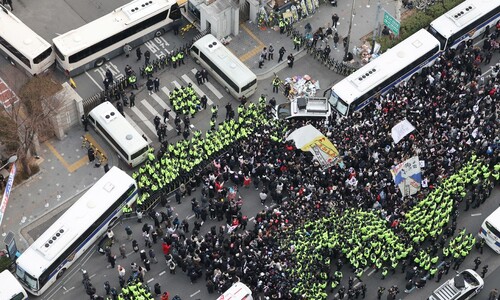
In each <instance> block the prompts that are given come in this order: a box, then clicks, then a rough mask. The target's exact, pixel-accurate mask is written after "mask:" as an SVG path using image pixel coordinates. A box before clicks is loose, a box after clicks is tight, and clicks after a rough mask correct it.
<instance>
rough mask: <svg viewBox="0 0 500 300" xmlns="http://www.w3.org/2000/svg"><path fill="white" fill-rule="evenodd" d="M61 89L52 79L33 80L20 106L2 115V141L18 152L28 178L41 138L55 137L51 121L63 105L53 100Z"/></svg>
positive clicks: (22, 93)
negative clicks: (42, 136) (31, 161)
mask: <svg viewBox="0 0 500 300" xmlns="http://www.w3.org/2000/svg"><path fill="white" fill-rule="evenodd" d="M60 89H61V85H60V84H58V83H57V82H55V81H54V80H53V79H52V78H51V77H50V76H49V75H40V76H36V77H33V78H31V79H30V80H29V81H28V82H27V83H26V84H24V85H23V86H22V87H21V89H20V91H19V94H18V97H19V102H18V103H17V104H15V105H12V106H11V107H10V108H9V109H8V110H5V111H2V112H0V139H1V140H2V142H3V143H4V144H5V145H6V146H7V148H8V149H10V150H13V151H15V152H17V156H18V159H19V161H20V163H21V165H22V168H23V173H24V174H25V176H26V177H30V176H31V175H32V171H31V167H30V160H31V157H33V156H35V155H37V153H36V151H35V146H36V144H37V143H38V137H39V136H40V135H52V134H53V131H54V130H53V127H52V125H51V123H50V119H51V117H52V116H54V114H57V113H58V112H59V110H60V109H61V108H62V103H61V101H60V100H58V99H57V98H56V97H54V95H55V94H56V93H57V92H58V91H59V90H60Z"/></svg>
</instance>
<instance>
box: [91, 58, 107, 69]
mask: <svg viewBox="0 0 500 300" xmlns="http://www.w3.org/2000/svg"><path fill="white" fill-rule="evenodd" d="M104 62H106V59H105V58H104V57H101V58H98V59H97V60H96V61H95V63H94V67H96V68H99V67H100V66H102V65H104Z"/></svg>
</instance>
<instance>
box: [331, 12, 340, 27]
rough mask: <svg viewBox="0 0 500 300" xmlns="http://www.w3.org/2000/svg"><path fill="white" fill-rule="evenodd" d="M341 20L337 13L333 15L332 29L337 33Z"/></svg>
mask: <svg viewBox="0 0 500 300" xmlns="http://www.w3.org/2000/svg"><path fill="white" fill-rule="evenodd" d="M339 19H340V17H339V15H337V14H336V13H335V14H333V15H332V27H333V29H335V31H337V23H338V22H339Z"/></svg>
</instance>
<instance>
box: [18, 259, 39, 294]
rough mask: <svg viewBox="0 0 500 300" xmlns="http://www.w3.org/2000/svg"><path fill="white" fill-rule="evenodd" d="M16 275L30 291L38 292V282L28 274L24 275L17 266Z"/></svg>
mask: <svg viewBox="0 0 500 300" xmlns="http://www.w3.org/2000/svg"><path fill="white" fill-rule="evenodd" d="M16 275H17V278H18V279H19V280H20V281H22V282H24V284H26V285H27V286H28V287H29V288H30V289H32V290H34V291H37V290H38V281H37V280H36V279H35V278H34V277H33V276H31V275H30V274H28V273H26V272H25V271H24V270H23V269H22V268H21V267H19V265H17V268H16Z"/></svg>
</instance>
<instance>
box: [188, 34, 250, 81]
mask: <svg viewBox="0 0 500 300" xmlns="http://www.w3.org/2000/svg"><path fill="white" fill-rule="evenodd" d="M193 46H195V47H196V48H198V49H199V50H200V52H203V53H204V54H205V55H206V56H207V57H208V58H209V59H210V61H212V62H213V63H214V64H216V65H217V66H218V67H219V69H221V71H222V72H224V73H225V74H235V75H236V74H237V76H231V79H232V80H233V81H236V82H235V83H236V84H237V85H238V86H240V87H242V86H245V85H246V84H248V83H249V82H251V81H252V80H254V79H256V78H257V76H256V75H255V73H254V72H252V70H250V69H249V68H248V67H247V66H246V65H245V64H244V63H242V62H241V60H240V59H239V58H238V57H236V55H234V54H233V53H232V52H231V51H229V49H228V48H227V47H226V46H224V45H223V44H222V43H221V42H220V41H219V40H218V39H217V38H216V37H215V36H213V35H211V34H207V35H205V36H204V37H202V38H201V39H199V40H197V41H196V42H195V43H194V44H193Z"/></svg>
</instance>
